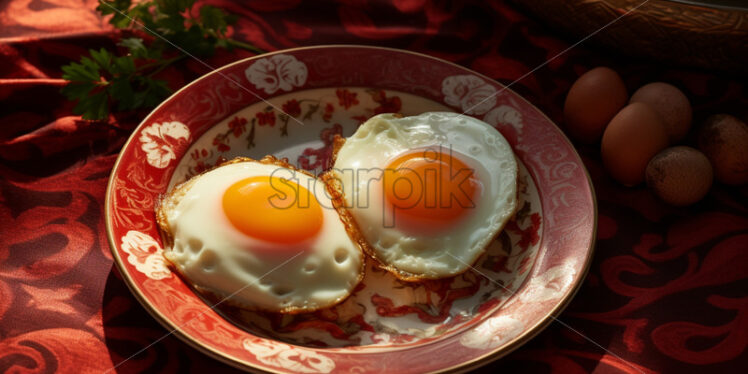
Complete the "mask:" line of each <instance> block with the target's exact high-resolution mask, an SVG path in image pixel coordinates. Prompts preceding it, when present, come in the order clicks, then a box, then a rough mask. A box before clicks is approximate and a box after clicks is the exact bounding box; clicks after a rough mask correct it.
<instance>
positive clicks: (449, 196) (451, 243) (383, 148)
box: [332, 112, 518, 280]
mask: <svg viewBox="0 0 748 374" xmlns="http://www.w3.org/2000/svg"><path fill="white" fill-rule="evenodd" d="M332 173H333V174H334V175H335V179H337V180H338V181H339V182H340V185H341V189H342V193H343V195H344V199H345V203H346V206H347V207H348V209H349V211H350V213H351V215H352V216H353V218H354V219H355V221H356V223H357V225H358V227H359V229H360V231H361V234H362V235H363V236H364V238H365V239H366V241H367V242H368V244H369V248H368V251H369V252H370V253H369V254H370V255H371V256H372V257H374V258H375V259H377V260H378V261H379V262H380V263H381V264H382V265H383V267H385V268H386V269H388V270H390V271H392V272H393V273H395V275H397V276H398V277H400V278H402V279H405V280H418V279H433V278H443V277H448V276H453V275H456V274H459V273H461V272H463V271H465V270H467V269H468V268H469V267H470V266H471V265H472V264H473V263H474V262H475V261H476V260H477V259H478V257H479V256H480V255H481V254H482V253H483V252H484V250H485V248H486V246H487V245H488V244H489V243H490V241H491V240H492V239H493V238H494V237H495V236H496V235H497V234H498V233H499V232H500V231H501V229H502V228H503V227H504V225H505V224H506V222H507V221H508V220H509V219H510V218H511V217H512V216H513V215H514V212H515V210H516V206H517V173H518V167H517V162H516V160H515V158H514V153H513V152H512V149H511V147H510V145H509V143H508V142H507V141H506V139H504V137H503V136H502V135H501V134H500V133H499V132H498V131H497V130H496V129H494V128H493V127H491V126H490V125H488V124H487V123H485V122H483V121H480V120H478V119H475V118H472V117H469V116H464V115H459V114H457V113H447V112H432V113H424V114H421V115H418V116H413V117H405V118H400V117H399V116H396V115H393V114H381V115H378V116H375V117H372V118H371V119H369V120H368V121H367V122H366V123H364V124H363V125H361V127H359V129H358V130H357V131H356V132H355V133H354V134H353V135H352V136H351V137H350V138H347V139H346V140H345V144H344V145H343V146H342V147H341V148H340V149H339V150H338V151H337V154H336V161H335V164H334V167H333V171H332Z"/></svg>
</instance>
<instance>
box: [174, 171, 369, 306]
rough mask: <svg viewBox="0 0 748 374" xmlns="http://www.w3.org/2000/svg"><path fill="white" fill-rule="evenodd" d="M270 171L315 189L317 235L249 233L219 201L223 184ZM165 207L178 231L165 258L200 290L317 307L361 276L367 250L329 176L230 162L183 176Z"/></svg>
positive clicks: (256, 302)
mask: <svg viewBox="0 0 748 374" xmlns="http://www.w3.org/2000/svg"><path fill="white" fill-rule="evenodd" d="M273 173H275V174H273ZM265 175H275V176H278V177H282V178H289V177H291V176H292V175H293V176H294V177H296V178H298V179H297V180H295V181H296V182H298V184H299V185H301V186H303V187H306V188H308V189H309V190H310V191H311V192H312V193H313V194H314V195H315V197H316V198H317V199H318V202H319V203H320V205H321V207H322V211H323V223H322V227H321V229H320V231H319V233H318V234H317V235H316V236H315V237H314V238H312V239H310V240H306V241H304V242H302V243H298V244H294V245H292V246H289V245H283V246H280V245H278V244H273V243H268V242H265V241H262V240H258V239H254V238H251V237H249V236H247V235H245V234H243V233H242V232H240V231H239V230H237V229H236V228H235V227H234V226H233V225H232V224H231V222H230V221H229V220H228V218H227V217H226V215H225V214H224V212H223V208H222V198H223V193H224V191H225V190H226V189H227V188H228V187H229V186H231V185H232V184H234V183H235V182H238V181H240V180H242V179H245V178H249V177H254V176H265ZM177 188H179V187H177ZM162 209H164V212H165V213H166V214H165V216H166V221H167V231H168V232H169V233H170V234H171V236H172V237H173V245H172V246H171V248H167V250H166V251H165V257H166V258H167V260H169V261H170V262H171V263H172V264H173V265H174V267H175V268H176V269H177V270H178V271H179V272H180V273H181V274H182V275H183V277H184V278H185V279H187V281H188V282H190V283H191V284H192V285H193V286H194V287H195V288H196V289H197V290H199V291H201V292H207V293H209V294H212V295H214V296H217V297H220V298H223V297H230V298H229V299H228V301H229V303H231V304H234V305H238V306H241V307H245V308H250V309H259V310H266V311H276V312H306V311H313V310H316V309H319V308H324V307H328V306H331V305H334V304H336V303H338V302H340V301H341V300H343V299H344V298H345V297H347V296H348V295H349V294H350V293H351V291H352V290H353V288H354V287H355V286H356V284H357V283H358V282H359V281H360V279H361V277H362V269H363V266H362V264H363V254H362V252H361V250H360V248H359V247H358V246H357V245H356V244H354V243H353V242H352V241H351V239H350V238H349V236H348V234H347V232H346V228H345V226H344V225H343V223H342V221H341V220H340V218H339V216H338V214H337V212H336V211H335V209H334V208H333V207H332V202H331V201H330V198H329V197H328V194H327V191H326V190H325V185H324V183H322V182H321V181H320V180H317V179H315V178H314V177H312V176H309V175H306V174H303V173H300V172H294V171H292V170H290V169H279V166H276V165H269V164H263V163H259V162H256V161H250V162H237V163H230V164H225V165H222V166H219V167H218V168H216V169H213V170H211V171H209V172H207V173H204V174H201V175H198V176H196V177H194V179H193V180H190V181H188V182H186V184H185V185H184V191H180V193H179V194H177V195H174V196H172V197H171V198H167V199H166V200H164V202H163V203H162ZM291 229H292V228H291ZM274 250H279V251H281V252H280V253H281V254H279V252H275V253H272V252H273V251H274ZM299 252H300V253H301V254H300V255H298V256H296V257H292V256H293V255H295V254H297V253H299ZM289 259H290V260H289Z"/></svg>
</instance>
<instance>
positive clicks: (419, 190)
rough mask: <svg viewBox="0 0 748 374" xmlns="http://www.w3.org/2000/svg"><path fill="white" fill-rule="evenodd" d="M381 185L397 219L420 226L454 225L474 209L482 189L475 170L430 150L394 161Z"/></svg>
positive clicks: (405, 155) (458, 160)
mask: <svg viewBox="0 0 748 374" xmlns="http://www.w3.org/2000/svg"><path fill="white" fill-rule="evenodd" d="M382 185H383V188H384V195H385V199H386V201H387V202H389V203H390V204H391V206H392V207H394V208H395V211H396V216H397V217H398V218H397V220H400V219H401V218H402V219H403V220H405V221H407V222H402V223H405V224H406V225H410V226H412V225H414V224H415V225H416V226H421V227H423V226H426V227H444V226H447V225H450V224H452V223H454V222H456V220H457V219H459V218H461V217H463V216H465V214H466V213H468V212H469V211H470V210H472V209H473V208H475V200H476V199H477V198H478V197H479V196H480V194H481V189H482V185H481V183H480V181H479V180H478V176H477V175H476V173H475V170H474V169H472V168H469V167H468V166H467V165H466V164H465V163H464V162H462V161H461V160H460V159H458V158H457V157H453V156H452V155H450V154H447V153H442V152H437V151H429V150H426V151H417V152H411V153H406V154H404V155H402V156H400V157H398V158H396V159H394V160H393V161H392V162H390V164H389V165H388V166H387V169H385V173H384V179H383V182H382Z"/></svg>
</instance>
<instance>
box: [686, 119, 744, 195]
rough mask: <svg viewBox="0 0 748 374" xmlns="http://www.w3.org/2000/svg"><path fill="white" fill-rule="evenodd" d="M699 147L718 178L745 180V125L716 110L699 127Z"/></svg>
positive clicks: (734, 183)
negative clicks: (716, 112) (717, 112)
mask: <svg viewBox="0 0 748 374" xmlns="http://www.w3.org/2000/svg"><path fill="white" fill-rule="evenodd" d="M698 144H699V149H701V151H702V152H704V154H705V155H706V157H708V158H709V161H711V162H712V166H713V167H714V175H715V177H716V178H717V180H718V181H720V182H722V183H725V184H731V185H741V184H745V183H748V125H746V124H745V122H743V121H741V120H739V119H737V118H735V117H733V116H731V115H729V114H715V115H713V116H710V117H709V118H707V119H706V121H705V122H704V124H703V125H702V126H701V128H700V129H699V134H698Z"/></svg>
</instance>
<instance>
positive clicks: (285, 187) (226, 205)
mask: <svg viewBox="0 0 748 374" xmlns="http://www.w3.org/2000/svg"><path fill="white" fill-rule="evenodd" d="M223 211H224V213H225V214H226V217H227V218H228V219H229V221H230V222H231V224H232V225H234V227H236V228H237V229H238V230H239V231H241V232H243V233H244V234H246V235H248V236H250V237H252V238H255V239H259V240H264V241H267V242H271V243H277V244H291V243H298V242H301V241H304V240H306V239H309V238H312V237H313V236H315V235H316V234H317V233H318V232H319V230H320V228H321V227H322V208H321V207H320V205H319V202H317V199H316V198H314V196H313V195H312V194H311V193H310V192H309V190H308V189H306V188H304V187H302V186H300V185H298V184H297V183H295V182H292V181H290V180H287V179H281V178H278V177H270V176H257V177H250V178H246V179H242V180H240V181H238V182H236V183H234V184H233V185H231V187H229V188H228V189H227V190H226V191H225V192H224V194H223Z"/></svg>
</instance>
